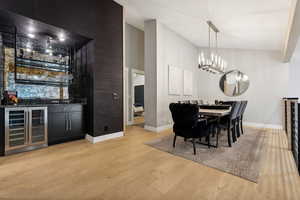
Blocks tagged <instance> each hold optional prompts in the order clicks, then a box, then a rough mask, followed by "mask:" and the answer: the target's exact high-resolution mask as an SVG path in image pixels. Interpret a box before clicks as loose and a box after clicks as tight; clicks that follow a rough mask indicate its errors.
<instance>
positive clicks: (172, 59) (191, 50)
mask: <svg viewBox="0 0 300 200" xmlns="http://www.w3.org/2000/svg"><path fill="white" fill-rule="evenodd" d="M150 25H151V26H152V28H151V27H150ZM150 29H151V30H150ZM151 31H154V32H155V34H156V37H153V38H150V36H149V40H148V39H147V38H148V37H147V36H148V35H149V34H151V33H150V32H151ZM152 34H153V33H152ZM145 35H146V45H145V49H146V50H145V51H146V52H148V51H150V50H149V49H152V51H153V48H154V49H155V50H156V52H154V54H155V55H154V56H152V57H151V58H150V57H148V58H147V53H146V57H145V60H146V63H145V77H146V84H145V103H146V104H145V106H146V107H147V105H148V104H147V101H148V102H149V101H151V104H155V103H154V102H155V101H156V107H152V109H150V108H149V109H146V111H145V117H146V118H145V119H146V125H149V126H154V127H156V128H157V127H163V126H167V125H170V124H172V117H171V113H170V110H169V104H170V103H171V102H177V101H179V100H182V99H193V98H196V97H197V94H198V76H197V73H199V70H198V68H197V62H198V48H197V47H196V46H195V45H193V44H192V43H190V42H189V41H187V40H185V39H184V38H183V37H181V36H180V35H178V34H176V33H175V32H173V31H172V30H170V29H169V28H168V27H166V26H165V25H163V24H161V23H159V22H157V21H156V20H151V21H148V22H146V23H145ZM150 39H151V40H152V42H150ZM147 41H148V42H147ZM149 42H150V43H151V44H148V43H149ZM153 42H154V44H153ZM147 49H148V50H147ZM152 53H153V52H152ZM148 59H149V60H148ZM147 61H148V63H147ZM169 65H171V66H174V67H177V68H181V69H182V70H183V69H188V70H191V71H192V72H193V74H194V77H193V88H194V90H193V96H183V82H182V84H181V85H182V91H181V95H179V96H175V95H169V93H168V75H169V74H168V66H169ZM149 72H150V73H149ZM153 76H156V77H153ZM182 76H183V74H182ZM149 82H150V84H151V85H152V86H154V88H155V90H156V91H152V90H153V88H152V89H149V88H148V85H147V84H149ZM153 92H154V93H155V95H152V93H153ZM147 93H149V94H147ZM147 96H148V98H147ZM154 108H155V109H154ZM149 112H151V113H149ZM147 115H152V116H153V117H152V119H154V120H155V121H154V122H153V121H150V120H147ZM149 118H150V117H149Z"/></svg>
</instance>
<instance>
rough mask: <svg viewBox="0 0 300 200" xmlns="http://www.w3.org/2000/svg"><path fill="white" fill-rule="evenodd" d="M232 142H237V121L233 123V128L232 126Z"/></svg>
mask: <svg viewBox="0 0 300 200" xmlns="http://www.w3.org/2000/svg"><path fill="white" fill-rule="evenodd" d="M232 141H233V142H236V123H235V121H234V122H233V126H232Z"/></svg>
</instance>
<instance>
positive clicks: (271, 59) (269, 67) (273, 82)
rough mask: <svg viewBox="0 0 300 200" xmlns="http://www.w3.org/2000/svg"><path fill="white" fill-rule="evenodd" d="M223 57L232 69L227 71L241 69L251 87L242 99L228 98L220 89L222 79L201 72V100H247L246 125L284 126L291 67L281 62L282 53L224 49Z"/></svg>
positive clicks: (222, 51) (221, 52)
mask: <svg viewBox="0 0 300 200" xmlns="http://www.w3.org/2000/svg"><path fill="white" fill-rule="evenodd" d="M220 54H221V55H222V56H223V57H224V58H225V59H226V60H227V61H228V63H229V65H230V66H233V67H230V68H229V69H228V70H230V69H239V70H240V71H242V72H244V73H245V74H246V75H248V76H249V79H250V87H249V89H248V91H247V92H246V93H244V94H243V95H241V96H239V97H236V98H233V97H226V96H225V95H224V94H223V93H222V92H221V90H220V89H219V78H220V76H217V75H212V74H209V73H207V72H204V71H201V73H200V80H199V86H200V87H199V93H198V95H199V98H202V99H204V100H209V101H213V100H215V99H221V100H222V99H224V100H238V99H240V100H242V99H243V100H248V107H247V110H246V112H245V116H244V119H245V121H247V122H251V123H258V124H264V125H265V126H273V125H274V126H281V125H282V107H281V105H282V104H281V99H282V97H285V96H286V95H287V94H288V80H289V64H285V63H282V62H281V60H280V59H281V54H280V52H277V51H256V50H239V49H222V50H220Z"/></svg>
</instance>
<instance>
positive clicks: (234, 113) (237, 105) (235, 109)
mask: <svg viewBox="0 0 300 200" xmlns="http://www.w3.org/2000/svg"><path fill="white" fill-rule="evenodd" d="M241 105H242V102H241V101H237V102H235V105H234V107H233V108H231V109H233V110H232V115H230V119H231V120H233V119H236V118H237V117H238V114H239V109H240V107H241Z"/></svg>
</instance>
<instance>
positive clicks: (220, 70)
mask: <svg viewBox="0 0 300 200" xmlns="http://www.w3.org/2000/svg"><path fill="white" fill-rule="evenodd" d="M207 24H208V53H206V54H205V53H204V52H203V51H202V52H201V53H200V54H199V60H198V62H199V69H202V70H205V71H208V72H211V73H213V74H224V73H225V71H226V68H227V62H226V61H225V60H224V59H222V58H221V56H220V55H218V33H219V32H220V31H219V30H218V28H217V27H216V26H215V25H214V24H213V23H212V22H211V21H207ZM211 31H213V32H214V33H215V47H212V44H211V43H212V42H211Z"/></svg>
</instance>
